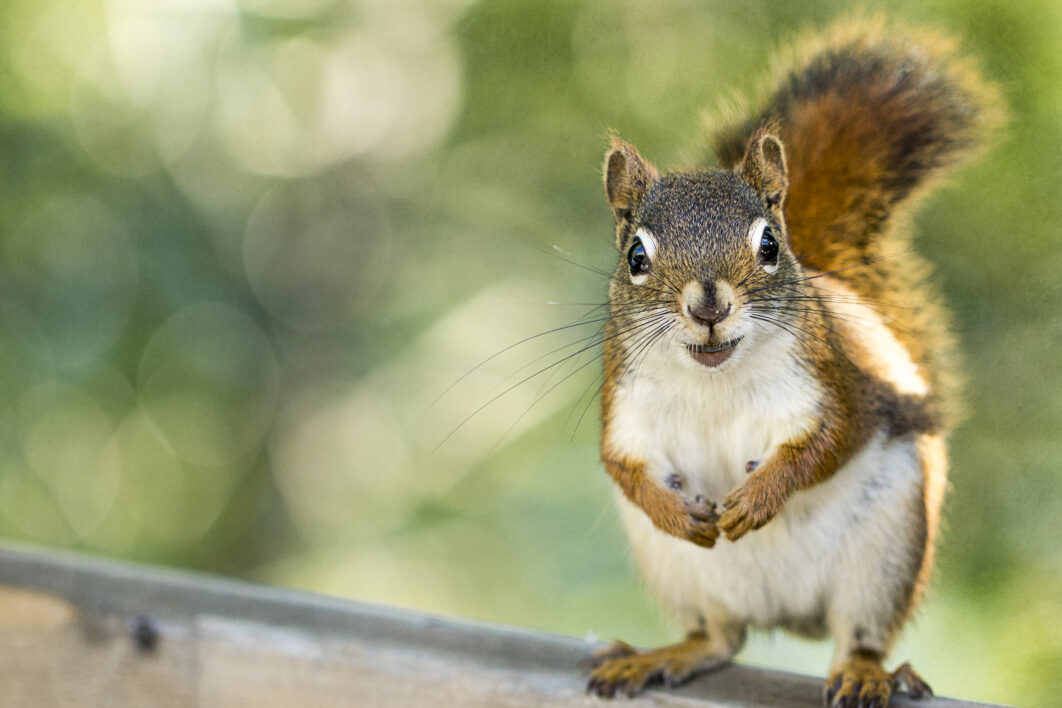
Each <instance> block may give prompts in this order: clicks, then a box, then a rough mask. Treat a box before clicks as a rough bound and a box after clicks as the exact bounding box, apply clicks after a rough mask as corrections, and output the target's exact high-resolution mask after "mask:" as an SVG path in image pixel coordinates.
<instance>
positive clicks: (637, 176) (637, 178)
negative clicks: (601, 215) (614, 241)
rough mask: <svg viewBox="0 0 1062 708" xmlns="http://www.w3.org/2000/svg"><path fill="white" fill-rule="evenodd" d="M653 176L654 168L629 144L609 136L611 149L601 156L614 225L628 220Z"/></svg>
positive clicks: (653, 179) (640, 201)
mask: <svg viewBox="0 0 1062 708" xmlns="http://www.w3.org/2000/svg"><path fill="white" fill-rule="evenodd" d="M657 179H658V175H657V171H656V168H655V167H653V166H652V165H650V164H649V163H648V162H646V161H645V160H643V159H642V156H641V155H639V154H638V151H637V150H636V149H635V148H634V146H633V145H631V144H630V143H626V142H624V141H623V140H621V139H620V138H619V137H618V136H616V135H613V136H612V149H610V150H609V151H608V154H607V155H606V156H605V196H607V197H608V205H609V206H610V207H612V215H613V216H615V217H616V223H617V224H625V223H628V222H629V221H630V220H631V217H632V215H633V213H634V211H635V209H637V208H638V206H639V205H640V204H641V203H642V200H643V199H644V198H645V194H646V192H648V191H649V187H650V186H652V184H653V183H654V182H656V180H657ZM617 238H618V237H617Z"/></svg>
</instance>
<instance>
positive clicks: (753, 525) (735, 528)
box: [719, 475, 778, 541]
mask: <svg viewBox="0 0 1062 708" xmlns="http://www.w3.org/2000/svg"><path fill="white" fill-rule="evenodd" d="M761 486H762V481H761V478H759V477H757V476H756V475H753V476H751V477H749V478H748V479H747V480H745V483H744V484H742V485H741V486H740V487H738V488H737V489H735V490H734V491H732V492H730V494H728V495H727V497H726V500H725V501H724V502H723V509H724V511H723V515H722V516H721V517H719V528H720V529H721V530H722V531H723V532H724V533H726V537H727V539H729V540H731V541H736V540H738V539H739V538H741V537H742V536H744V535H745V534H747V533H748V532H749V531H755V530H756V529H758V528H760V527H761V526H763V525H764V524H766V523H767V522H768V521H770V520H771V519H773V518H774V517H775V515H776V514H777V513H778V510H777V509H774V508H773V506H772V504H771V503H770V502H769V500H770V499H771V496H770V495H769V494H767V493H765V491H766V490H762V489H760V487H761Z"/></svg>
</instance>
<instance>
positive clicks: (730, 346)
mask: <svg viewBox="0 0 1062 708" xmlns="http://www.w3.org/2000/svg"><path fill="white" fill-rule="evenodd" d="M740 341H741V337H738V338H737V339H731V340H730V341H727V342H722V343H720V344H714V345H707V344H687V345H686V351H688V352H689V353H690V356H692V357H693V359H694V360H695V361H696V362H697V363H698V364H701V365H702V366H707V367H709V368H712V367H716V366H719V365H720V364H722V363H723V362H724V361H726V360H727V359H729V358H730V355H731V354H733V353H734V347H736V346H737V344H738V342H740Z"/></svg>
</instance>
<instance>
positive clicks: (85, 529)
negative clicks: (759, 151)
mask: <svg viewBox="0 0 1062 708" xmlns="http://www.w3.org/2000/svg"><path fill="white" fill-rule="evenodd" d="M872 6H873V3H872ZM888 9H889V11H890V12H892V13H895V14H898V15H901V16H903V17H904V18H907V19H908V20H910V21H912V22H915V23H921V24H928V25H932V26H936V27H939V28H941V29H943V30H946V31H950V32H953V33H955V34H957V35H959V36H960V37H962V38H963V40H964V42H965V43H966V45H967V47H968V49H969V51H970V52H971V53H972V54H974V55H976V56H978V57H980V58H981V60H982V63H983V66H984V67H985V70H986V72H987V73H988V75H990V76H991V77H993V78H994V79H995V80H996V81H998V82H999V83H1000V84H1001V85H1002V87H1003V89H1004V91H1005V93H1006V95H1007V97H1008V100H1009V102H1010V103H1011V106H1012V109H1013V119H1012V122H1011V126H1010V128H1009V130H1008V132H1007V136H1006V138H1005V140H1003V141H1002V144H1001V145H1000V146H999V147H998V149H996V150H995V151H994V152H993V153H992V154H991V155H990V156H989V158H988V159H986V160H984V161H982V162H981V163H980V164H978V165H977V166H976V167H974V168H972V169H969V170H967V171H965V172H964V173H963V174H962V175H961V176H960V177H959V178H958V179H957V182H958V183H959V187H958V188H957V189H949V190H946V191H944V192H942V193H940V194H938V195H936V196H935V197H934V198H933V199H932V200H931V201H930V202H928V203H927V204H925V207H924V209H923V210H922V212H921V214H920V216H919V218H918V225H919V227H920V234H921V236H920V245H921V247H922V248H923V249H924V251H925V252H926V253H927V254H928V255H929V256H930V258H931V259H932V260H933V261H934V262H935V263H936V264H938V268H937V278H938V280H939V282H940V284H941V287H942V289H943V291H944V292H945V293H946V295H947V297H948V299H949V301H950V303H951V306H952V307H953V309H954V310H955V312H956V314H957V319H958V324H959V329H960V331H961V335H962V338H963V342H964V348H965V352H966V355H967V360H968V365H967V372H968V378H969V381H970V386H969V402H970V410H971V417H970V419H969V421H968V422H967V424H966V425H965V427H963V428H962V429H961V430H960V431H959V432H958V433H957V434H956V435H955V436H954V438H953V442H952V455H953V462H954V465H953V475H952V479H953V485H954V489H953V491H952V493H951V496H950V499H949V502H948V506H947V512H946V513H947V529H946V532H945V534H944V537H943V542H942V544H941V548H940V554H939V568H940V572H939V573H938V576H937V582H936V584H935V591H934V593H933V594H932V596H931V597H930V598H929V600H928V602H927V603H926V607H925V609H924V611H923V612H922V613H921V615H920V619H919V621H918V622H916V623H915V625H914V626H913V627H911V628H910V629H909V630H908V632H907V633H906V635H905V638H904V640H903V641H902V643H901V646H900V647H898V649H897V652H896V656H897V657H903V658H908V659H911V660H912V661H914V662H915V663H916V665H917V666H918V667H919V669H920V670H921V671H922V672H923V673H924V674H925V675H926V676H928V677H930V678H931V679H932V681H933V685H934V687H935V688H937V690H938V691H940V692H942V693H946V694H953V695H959V696H964V697H973V698H979V699H983V700H995V701H1002V702H1011V703H1018V704H1022V705H1048V704H1049V703H1051V702H1052V701H1054V700H1056V698H1057V696H1056V692H1057V689H1058V683H1057V682H1058V677H1059V676H1062V632H1059V629H1060V628H1062V548H1060V544H1059V533H1058V532H1059V522H1058V519H1059V518H1062V475H1060V474H1059V472H1058V468H1059V465H1060V463H1062V435H1060V434H1059V432H1058V431H1060V430H1062V388H1060V385H1059V382H1060V381H1062V357H1060V356H1059V355H1058V349H1057V348H1058V346H1059V343H1060V341H1062V316H1060V315H1059V312H1060V311H1062V287H1060V276H1059V273H1060V272H1062V255H1060V251H1059V248H1058V246H1059V243H1060V241H1059V237H1058V233H1059V227H1058V224H1059V223H1060V222H1062V202H1059V200H1058V199H1057V192H1058V190H1059V188H1060V187H1062V150H1060V148H1059V145H1060V144H1062V53H1060V52H1059V51H1058V49H1059V47H1060V46H1062V10H1060V8H1059V7H1058V5H1057V3H1054V2H1050V1H1049V0H1033V1H1031V2H1028V3H1020V4H1019V3H1000V2H980V1H976V2H975V1H972V0H971V1H970V2H959V1H958V0H953V1H950V2H942V3H932V4H927V3H916V2H913V1H909V2H903V3H897V4H890V5H889V8H888ZM844 10H845V3H842V2H839V1H834V2H826V3H817V4H810V3H809V4H807V5H806V6H804V5H800V4H794V3H769V2H745V3H726V2H703V3H692V2H685V1H680V0H669V1H667V2H654V3H638V2H635V1H634V0H624V1H622V2H614V1H613V2H610V1H607V0H592V1H587V2H562V1H560V0H553V1H550V0H521V1H519V2H480V3H476V2H473V1H472V0H445V1H441V2H438V1H430V2H429V1H428V0H423V1H421V2H417V1H415V0H401V1H398V2H395V1H391V0H387V1H384V0H380V1H378V2H372V1H370V0H364V1H359V0H349V1H348V0H97V1H93V0H5V2H4V3H3V5H2V6H0V28H2V29H0V150H2V152H0V156H2V159H0V240H2V251H0V458H2V465H0V533H2V534H3V535H4V536H6V537H8V538H11V539H17V540H22V541H28V542H33V543H39V544H46V545H49V546H56V547H64V548H71V549H77V550H83V551H89V552H97V553H104V554H107V555H111V556H118V557H123V558H130V559H135V560H142V561H151V562H157V563H164V564H168V565H178V566H185V567H190V568H198V569H205V570H210V571H214V572H221V573H226V574H230V575H236V576H243V577H249V578H254V579H258V580H262V581H265V582H271V583H277V584H283V585H289V586H298V587H304V588H310V589H316V590H320V591H324V592H330V593H336V594H340V595H346V596H350V597H357V598H363V599H368V600H374V601H381V602H388V603H394V604H399V605H408V606H413V607H418V608H423V609H427V610H431V611H439V612H448V613H458V614H463V615H467V616H471V617H477V618H483V619H488V620H493V621H502V622H508V623H513V624H523V625H529V626H535V627H542V628H545V629H549V630H554V631H561V632H568V633H573V634H578V635H582V634H586V633H587V632H596V633H597V634H599V635H600V636H603V637H606V638H607V637H611V636H623V637H624V638H626V639H628V640H631V641H635V642H639V643H644V644H651V643H655V642H661V641H664V640H666V639H668V638H670V637H671V636H673V635H672V634H671V631H670V630H669V629H668V628H667V627H666V625H665V624H664V623H663V622H662V620H661V619H660V618H659V617H658V615H657V613H656V611H655V610H654V609H653V606H652V604H651V602H650V601H649V600H648V599H647V598H646V597H645V596H644V594H643V592H642V589H641V585H640V582H639V581H638V580H637V578H636V576H635V574H634V573H633V572H632V570H631V568H630V565H629V563H628V560H627V557H626V550H625V547H624V540H623V536H622V532H621V530H620V528H619V525H618V523H617V521H616V519H615V517H614V515H613V512H612V510H611V499H610V495H611V493H612V492H611V488H610V483H609V481H608V480H607V478H606V476H605V475H604V474H603V473H602V471H601V469H600V465H599V463H598V462H597V454H596V434H597V433H596V426H597V422H596V421H595V420H594V418H595V414H596V403H595V402H594V401H593V399H592V396H593V393H594V391H595V387H596V385H597V380H596V379H595V377H596V376H598V374H599V366H598V364H597V363H596V359H595V356H596V353H595V351H593V350H592V349H591V350H589V351H586V352H582V353H579V352H578V350H579V348H580V347H581V346H583V345H584V344H585V343H586V340H583V339H582V338H584V337H590V336H591V335H592V334H593V332H594V326H589V327H573V328H569V329H562V330H560V331H558V332H556V333H555V334H552V335H549V336H544V337H540V338H536V339H532V340H530V341H525V342H523V343H522V344H520V345H518V346H515V347H512V348H507V347H509V345H510V344H512V343H513V342H519V341H521V340H524V339H526V338H528V337H530V336H532V335H535V334H537V333H539V332H545V331H547V330H550V329H552V328H556V327H561V326H563V325H565V324H568V323H571V322H574V321H575V320H577V319H578V318H579V317H580V316H583V315H584V314H585V313H586V311H587V310H589V309H590V308H591V307H593V306H594V305H595V304H600V303H601V302H603V298H604V292H605V279H604V278H603V277H602V276H600V275H599V274H598V273H596V272H594V270H595V269H603V270H606V271H607V270H609V269H610V268H611V264H612V262H613V258H614V254H613V253H612V247H611V238H612V236H611V224H610V221H611V220H610V216H609V214H608V211H607V208H606V206H605V203H604V200H603V198H602V195H601V194H600V192H601V187H600V177H599V172H598V171H599V166H600V161H601V158H602V155H603V151H604V148H605V146H606V139H605V135H606V131H607V129H608V128H610V127H611V128H615V129H617V130H619V131H620V132H621V133H622V134H623V135H624V136H625V137H626V138H627V139H629V140H631V141H633V142H634V143H635V144H637V145H638V146H639V147H640V149H641V150H642V152H643V154H645V155H647V156H648V157H649V158H650V159H652V160H653V161H655V162H657V163H660V164H664V165H666V164H669V163H676V162H679V161H681V160H683V159H684V158H685V156H688V155H691V154H697V153H698V151H699V150H700V149H701V148H702V147H703V145H702V143H701V142H700V138H699V133H700V130H701V125H700V118H699V116H700V115H701V113H702V111H703V110H704V109H706V108H710V107H712V106H715V105H718V103H719V101H721V100H725V99H726V97H728V96H731V95H733V94H734V93H737V92H742V91H746V90H747V89H748V88H749V87H751V86H754V85H756V83H757V82H758V81H759V80H761V78H762V76H763V75H764V72H765V70H766V67H767V61H768V58H769V56H770V54H771V52H772V50H773V48H774V47H776V46H777V45H778V44H780V43H782V42H784V41H785V40H786V39H787V38H789V37H792V36H793V35H794V34H796V33H797V32H799V31H802V30H803V31H807V30H808V29H809V28H813V27H816V26H821V25H823V24H825V23H826V22H828V21H829V20H830V19H831V18H832V17H835V16H836V15H838V14H839V13H842V12H843V11H844ZM555 256H559V257H555ZM568 261H575V262H576V263H578V264H581V266H580V265H575V264H572V263H569V262H568ZM582 266H585V267H582ZM564 347H566V348H564ZM498 352H501V354H500V355H499V356H497V357H495V358H492V359H490V360H489V361H487V362H486V363H485V364H483V365H482V366H480V367H477V368H474V367H476V365H477V363H479V362H481V361H483V360H484V359H487V358H488V357H490V356H491V355H492V354H495V353H498ZM568 355H571V356H572V358H570V359H568V360H567V361H565V362H564V363H563V364H561V365H560V366H558V367H554V368H550V369H548V370H544V371H541V373H537V372H539V371H540V370H543V369H546V365H547V364H549V363H551V362H554V361H557V360H559V359H560V358H561V357H562V356H568ZM539 357H541V358H539ZM536 373H537V375H536ZM464 374H467V375H466V376H463V375H464ZM569 375H570V377H569ZM462 376H463V377H462ZM455 381H456V382H457V383H456V385H454V386H453V387H452V388H450V389H447V387H448V386H449V385H450V384H452V383H453V382H455ZM440 394H444V395H442V396H441V398H438V400H436V399H437V397H439V395H440ZM477 411H478V412H477ZM473 413H474V415H473ZM469 416H471V417H469ZM462 421H465V422H463V423H462ZM451 433H452V435H451ZM441 441H444V442H443V444H442V445H439V446H438V449H435V448H436V446H437V445H438V444H439V443H440V442H441ZM828 654H829V647H828V646H827V645H825V644H811V643H806V642H801V641H797V640H793V639H791V638H787V637H784V636H782V635H775V636H772V637H768V638H759V639H754V640H753V641H752V642H751V644H750V647H749V648H748V649H747V650H746V651H745V653H744V658H745V660H748V661H752V662H759V663H769V664H773V665H777V666H783V667H788V668H793V669H798V670H803V671H810V672H813V673H820V674H821V673H822V672H823V671H824V670H825V667H826V662H827V660H828V659H827V657H828Z"/></svg>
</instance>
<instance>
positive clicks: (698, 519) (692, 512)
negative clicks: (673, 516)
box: [686, 496, 719, 548]
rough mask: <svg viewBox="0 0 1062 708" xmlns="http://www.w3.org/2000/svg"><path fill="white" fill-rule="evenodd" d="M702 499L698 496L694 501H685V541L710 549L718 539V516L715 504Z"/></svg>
mask: <svg viewBox="0 0 1062 708" xmlns="http://www.w3.org/2000/svg"><path fill="white" fill-rule="evenodd" d="M702 499H703V497H700V496H698V497H697V499H696V500H694V501H689V500H686V513H687V514H689V520H688V523H687V526H686V539H687V540H689V541H692V542H693V543H696V544H697V545H698V546H703V547H705V548H711V547H712V546H714V545H715V540H716V539H717V538H719V527H718V526H717V522H718V521H719V514H718V513H716V510H715V504H712V503H710V502H704V501H702Z"/></svg>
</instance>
